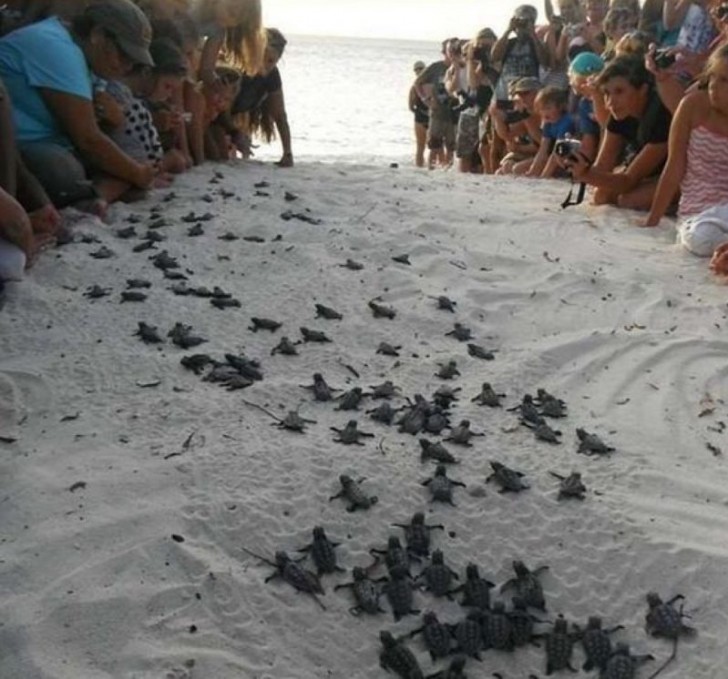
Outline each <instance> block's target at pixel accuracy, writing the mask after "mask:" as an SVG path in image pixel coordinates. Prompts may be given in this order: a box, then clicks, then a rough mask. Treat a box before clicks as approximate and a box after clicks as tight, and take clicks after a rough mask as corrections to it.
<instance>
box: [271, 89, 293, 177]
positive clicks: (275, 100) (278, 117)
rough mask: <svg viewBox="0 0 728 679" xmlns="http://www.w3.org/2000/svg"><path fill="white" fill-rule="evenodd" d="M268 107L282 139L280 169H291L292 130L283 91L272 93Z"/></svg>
mask: <svg viewBox="0 0 728 679" xmlns="http://www.w3.org/2000/svg"><path fill="white" fill-rule="evenodd" d="M266 105H267V106H268V107H269V108H270V114H271V116H272V118H273V120H274V121H275V124H276V129H277V130H278V134H279V135H280V138H281V146H282V147H283V156H282V157H281V159H280V160H279V161H278V165H279V166H280V167H291V166H292V165H293V150H292V148H291V128H290V127H289V126H288V114H287V113H286V102H285V99H284V98H283V90H282V89H281V90H278V91H276V92H271V93H270V95H269V96H268V101H267V102H266Z"/></svg>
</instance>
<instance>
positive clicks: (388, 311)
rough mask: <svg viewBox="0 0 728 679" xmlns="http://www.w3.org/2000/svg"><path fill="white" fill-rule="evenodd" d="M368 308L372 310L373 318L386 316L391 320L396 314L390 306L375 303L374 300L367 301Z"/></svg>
mask: <svg viewBox="0 0 728 679" xmlns="http://www.w3.org/2000/svg"><path fill="white" fill-rule="evenodd" d="M369 308H370V309H371V310H372V315H373V316H374V318H388V319H389V320H390V321H391V320H392V319H393V318H394V317H395V316H396V315H397V312H396V311H395V310H394V309H393V308H392V307H391V306H384V305H383V304H377V303H376V302H375V301H374V300H372V301H371V302H369Z"/></svg>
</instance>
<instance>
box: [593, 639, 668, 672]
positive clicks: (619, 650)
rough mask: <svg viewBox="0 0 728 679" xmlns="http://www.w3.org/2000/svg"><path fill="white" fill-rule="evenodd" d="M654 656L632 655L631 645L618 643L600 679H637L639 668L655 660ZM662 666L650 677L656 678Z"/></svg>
mask: <svg viewBox="0 0 728 679" xmlns="http://www.w3.org/2000/svg"><path fill="white" fill-rule="evenodd" d="M654 659H655V658H654V656H652V655H649V654H648V655H632V654H631V653H630V649H629V644H625V643H622V642H620V643H618V644H617V645H616V646H615V648H614V652H613V653H612V655H611V656H610V657H609V660H607V664H606V666H605V667H604V669H603V670H602V672H601V673H600V675H599V679H635V677H636V675H637V668H638V667H639V666H640V665H641V664H642V663H644V662H647V661H648V660H654ZM664 667H665V665H663V666H662V668H660V669H659V670H657V672H653V673H652V675H650V679H652V677H656V676H657V675H658V674H659V673H660V672H661V671H662V670H663V669H664Z"/></svg>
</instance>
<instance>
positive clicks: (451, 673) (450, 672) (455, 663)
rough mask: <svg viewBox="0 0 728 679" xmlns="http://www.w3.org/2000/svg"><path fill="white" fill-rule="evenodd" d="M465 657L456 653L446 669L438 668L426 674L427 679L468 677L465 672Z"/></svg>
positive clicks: (461, 678)
mask: <svg viewBox="0 0 728 679" xmlns="http://www.w3.org/2000/svg"><path fill="white" fill-rule="evenodd" d="M466 662H467V658H466V657H465V656H464V655H456V656H455V657H454V658H453V659H452V660H451V661H450V666H449V667H447V669H444V670H440V671H439V672H435V673H434V674H428V675H427V679H468V678H467V675H466V674H465V663H466Z"/></svg>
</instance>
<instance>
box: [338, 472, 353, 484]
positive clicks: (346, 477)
mask: <svg viewBox="0 0 728 679" xmlns="http://www.w3.org/2000/svg"><path fill="white" fill-rule="evenodd" d="M339 483H340V484H341V485H342V486H344V487H346V486H350V485H351V484H352V483H353V481H352V480H351V476H349V475H348V474H342V475H341V476H340V477H339Z"/></svg>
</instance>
